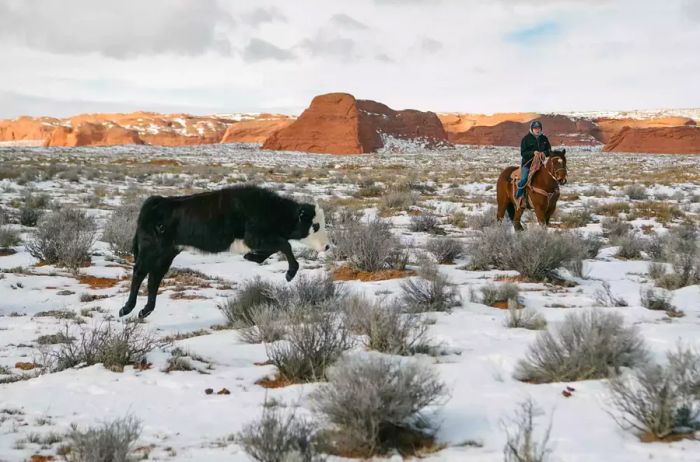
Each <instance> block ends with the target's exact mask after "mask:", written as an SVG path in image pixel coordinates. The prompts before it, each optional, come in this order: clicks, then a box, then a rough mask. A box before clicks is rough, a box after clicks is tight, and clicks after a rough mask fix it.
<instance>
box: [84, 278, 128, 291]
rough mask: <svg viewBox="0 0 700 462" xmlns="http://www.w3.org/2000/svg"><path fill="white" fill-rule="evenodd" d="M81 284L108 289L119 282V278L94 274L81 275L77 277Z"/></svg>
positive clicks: (92, 287)
mask: <svg viewBox="0 0 700 462" xmlns="http://www.w3.org/2000/svg"><path fill="white" fill-rule="evenodd" d="M78 281H79V282H80V283H81V284H87V285H89V286H90V288H91V289H108V288H110V287H114V286H115V285H117V283H118V282H119V279H112V278H99V277H96V276H88V275H81V276H80V277H79V278H78Z"/></svg>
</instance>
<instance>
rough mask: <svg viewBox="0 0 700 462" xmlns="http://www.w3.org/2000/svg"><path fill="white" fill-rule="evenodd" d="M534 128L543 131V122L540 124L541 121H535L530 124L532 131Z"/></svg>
mask: <svg viewBox="0 0 700 462" xmlns="http://www.w3.org/2000/svg"><path fill="white" fill-rule="evenodd" d="M533 128H539V129H541V128H542V122H540V121H539V120H533V121H532V122H531V123H530V130H532V129H533Z"/></svg>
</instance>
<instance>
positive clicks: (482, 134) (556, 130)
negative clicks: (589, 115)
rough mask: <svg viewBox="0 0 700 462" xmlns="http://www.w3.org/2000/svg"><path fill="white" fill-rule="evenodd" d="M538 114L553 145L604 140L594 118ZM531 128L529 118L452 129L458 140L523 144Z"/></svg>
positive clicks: (499, 144)
mask: <svg viewBox="0 0 700 462" xmlns="http://www.w3.org/2000/svg"><path fill="white" fill-rule="evenodd" d="M535 118H536V119H538V120H540V121H541V122H542V126H543V128H544V133H545V134H546V135H547V138H549V142H550V143H551V144H552V146H561V145H563V146H596V145H600V144H601V142H600V141H599V140H598V139H597V138H596V137H595V134H596V128H597V127H596V125H595V124H594V123H593V122H591V121H590V120H586V119H579V118H570V117H567V116H562V115H541V116H536V117H533V119H535ZM530 120H532V119H530ZM529 129H530V122H529V121H525V122H514V121H505V122H500V123H497V124H496V125H492V126H475V127H472V128H470V129H469V130H467V131H465V132H460V133H451V134H450V141H452V142H453V143H455V144H481V145H494V146H520V141H521V140H522V138H523V136H525V135H526V134H527V132H528V130H529Z"/></svg>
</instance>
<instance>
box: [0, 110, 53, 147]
mask: <svg viewBox="0 0 700 462" xmlns="http://www.w3.org/2000/svg"><path fill="white" fill-rule="evenodd" d="M60 122H61V121H60V120H59V119H54V118H53V117H40V118H36V119H34V118H32V117H18V118H17V119H14V120H0V142H2V141H5V142H13V141H14V142H34V144H39V145H41V144H42V143H43V142H44V140H46V138H48V137H49V135H50V134H51V132H52V131H53V130H54V129H55V128H56V127H57V126H58V125H59V124H60Z"/></svg>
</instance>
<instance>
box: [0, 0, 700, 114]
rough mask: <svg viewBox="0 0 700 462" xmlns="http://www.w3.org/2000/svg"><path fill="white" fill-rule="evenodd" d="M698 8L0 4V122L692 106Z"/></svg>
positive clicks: (678, 2) (454, 3) (556, 1)
mask: <svg viewBox="0 0 700 462" xmlns="http://www.w3.org/2000/svg"><path fill="white" fill-rule="evenodd" d="M698 47H700V0H662V1H646V0H644V1H642V0H488V1H487V0H353V1H346V0H342V1H341V0H298V1H289V0H269V1H268V0H255V1H253V0H237V1H225V0H119V1H115V0H111V1H109V0H106V1H94V0H62V1H53V0H0V52H1V53H2V63H1V64H0V117H15V116H18V115H21V114H29V115H56V116H61V115H70V114H75V113H80V112H107V111H134V110H149V111H167V112H174V111H183V112H192V113H200V114H201V113H213V112H240V111H254V112H264V111H267V112H270V111H274V112H283V113H290V114H297V113H299V112H301V111H302V110H303V109H304V108H305V107H306V106H307V105H308V103H309V101H310V100H311V98H312V97H313V96H314V95H317V94H321V93H327V92H331V91H344V92H350V93H353V94H354V95H355V96H356V97H358V98H362V99H374V100H378V101H381V102H383V103H386V104H388V105H389V106H391V107H393V108H395V109H404V108H415V109H422V110H433V111H462V112H487V113H490V112H503V111H543V112H544V111H546V112H549V111H572V110H618V109H653V108H689V107H700V85H699V84H700V59H699V58H698V56H700V52H699V51H698Z"/></svg>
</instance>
